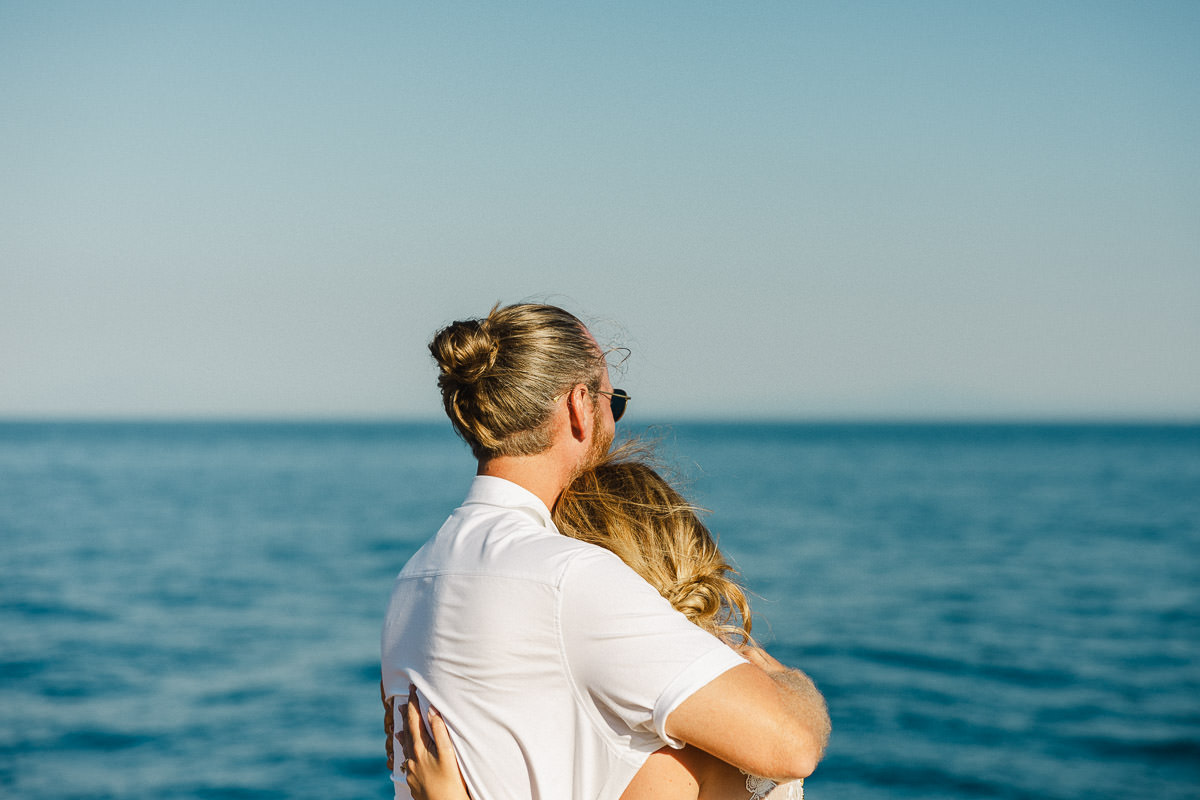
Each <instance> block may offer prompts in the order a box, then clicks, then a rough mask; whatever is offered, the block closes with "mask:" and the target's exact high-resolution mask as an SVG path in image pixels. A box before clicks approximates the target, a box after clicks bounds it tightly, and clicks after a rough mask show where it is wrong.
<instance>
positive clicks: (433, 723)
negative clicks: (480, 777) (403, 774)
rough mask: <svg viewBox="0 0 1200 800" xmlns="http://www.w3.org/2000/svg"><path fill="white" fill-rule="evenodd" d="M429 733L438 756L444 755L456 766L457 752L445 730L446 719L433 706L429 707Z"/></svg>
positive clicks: (448, 733)
mask: <svg viewBox="0 0 1200 800" xmlns="http://www.w3.org/2000/svg"><path fill="white" fill-rule="evenodd" d="M429 733H430V735H431V736H432V737H433V746H434V747H436V748H437V752H438V756H439V757H444V758H445V759H446V761H447V762H449V763H450V764H451V765H452V766H453V767H454V768H456V769H457V767H458V754H457V753H455V752H454V745H453V744H452V743H451V742H450V732H449V731H448V730H446V720H444V719H442V715H441V714H439V713H438V710H437V709H436V708H434V707H433V706H430V707H429Z"/></svg>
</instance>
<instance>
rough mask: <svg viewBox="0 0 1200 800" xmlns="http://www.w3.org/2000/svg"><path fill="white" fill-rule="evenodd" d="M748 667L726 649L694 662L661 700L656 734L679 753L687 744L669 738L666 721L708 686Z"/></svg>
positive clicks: (715, 649)
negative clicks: (736, 670)
mask: <svg viewBox="0 0 1200 800" xmlns="http://www.w3.org/2000/svg"><path fill="white" fill-rule="evenodd" d="M746 663H748V662H747V661H746V659H744V658H742V657H741V656H740V655H738V654H737V653H735V652H734V651H733V650H731V649H730V648H729V647H726V646H724V645H721V646H719V647H715V648H713V649H712V650H710V651H708V653H706V654H704V655H703V656H701V657H700V658H698V659H696V660H695V661H693V662H692V664H691V666H689V667H688V668H687V669H685V670H684V671H683V672H681V673H679V675H678V676H676V678H675V680H673V681H671V682H670V683H669V684H667V688H666V689H664V690H663V692H662V694H660V695H659V696H658V702H656V703H655V704H654V732H655V733H657V734H658V737H659V738H660V739H662V740H663V741H664V742H666V743H667V744H669V745H670V746H671V747H674V748H675V749H676V750H678V749H679V748H681V747H683V745H684V742H681V741H679V740H677V739H672V738H671V737H670V736H668V735H667V717H669V716H670V715H671V712H672V711H674V710H675V709H676V708H678V707H679V705H680V704H681V703H682V702H683V701H684V700H687V699H688V698H689V697H691V696H692V695H693V694H695V693H696V692H697V691H698V690H699V689H700V688H701V687H704V686H707V685H708V684H709V683H711V682H712V681H713V680H715V679H716V678H717V677H718V676H720V675H723V674H725V673H726V672H728V671H729V670H731V669H733V668H734V667H739V666H741V665H743V664H746Z"/></svg>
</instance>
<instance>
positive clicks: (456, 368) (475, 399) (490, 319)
mask: <svg viewBox="0 0 1200 800" xmlns="http://www.w3.org/2000/svg"><path fill="white" fill-rule="evenodd" d="M429 352H430V353H431V354H432V355H433V358H434V360H435V361H436V362H437V365H438V369H439V370H440V373H439V375H438V388H440V389H441V391H442V405H443V406H444V407H445V409H446V415H447V416H448V417H450V422H451V423H453V425H454V429H455V430H456V431H457V432H458V434H459V436H461V437H462V438H463V440H464V441H466V443H467V444H469V445H470V446H471V452H472V453H474V454H475V457H476V458H480V459H482V458H491V457H495V456H528V455H534V454H536V453H540V452H542V451H543V450H545V449H546V448H548V447H549V446H550V441H551V434H552V431H551V430H550V425H549V421H550V415H551V413H552V412H553V410H554V404H555V402H557V400H558V399H559V398H561V397H562V396H563V395H564V394H565V393H566V392H568V391H570V389H571V388H572V387H574V386H576V385H578V384H580V383H582V384H585V385H586V386H587V387H588V388H589V389H590V390H591V391H592V392H593V396H594V393H595V392H597V391H599V389H600V383H601V380H600V376H601V370H602V369H603V368H604V357H603V356H602V355H601V353H600V351H599V348H598V347H597V346H596V343H595V341H594V340H593V339H592V337H591V335H590V334H589V333H588V331H587V328H586V327H584V325H583V323H582V322H580V321H579V320H578V319H577V318H576V317H575V316H574V315H573V314H570V313H568V312H566V311H564V310H562V309H561V308H558V307H557V306H550V305H539V304H534V303H521V304H517V305H511V306H505V307H503V308H502V307H500V305H499V304H497V305H495V306H493V307H492V310H491V312H490V313H489V314H488V315H487V316H486V317H484V318H483V319H471V320H465V321H459V322H452V323H451V324H449V325H447V326H446V327H445V328H443V329H441V330H440V331H438V332H437V334H436V335H435V336H434V338H433V341H432V342H430V343H429Z"/></svg>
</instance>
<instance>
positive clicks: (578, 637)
mask: <svg viewBox="0 0 1200 800" xmlns="http://www.w3.org/2000/svg"><path fill="white" fill-rule="evenodd" d="M382 655H383V681H384V690H385V692H386V693H387V694H388V695H389V696H395V706H396V707H399V708H400V709H401V713H402V711H403V703H404V700H405V698H406V697H407V693H408V685H409V683H410V682H411V683H413V684H415V685H416V687H417V690H418V693H419V695H420V696H421V698H422V702H423V704H424V705H425V706H426V707H427V705H428V704H429V703H432V704H433V706H434V707H436V708H437V709H438V710H439V711H440V712H442V715H443V717H444V718H445V719H446V723H447V725H448V727H449V729H450V735H451V738H452V739H453V741H454V746H455V749H456V751H457V753H458V760H459V764H460V766H461V768H462V772H463V775H464V776H465V778H466V781H467V785H468V787H469V788H470V790H471V796H472V797H474V798H476V800H608V799H609V798H612V799H613V800H615V799H616V798H618V797H620V795H621V792H622V791H623V790H624V789H625V787H626V786H627V785H628V783H629V781H630V780H631V779H632V778H633V776H634V773H636V772H637V770H638V768H639V767H641V765H642V763H643V762H644V761H645V759H646V757H647V756H648V755H649V754H650V753H653V752H654V751H655V750H658V749H659V748H661V747H662V746H663V745H664V744H671V745H672V746H675V747H678V746H680V745H681V743H679V742H673V741H671V740H670V739H668V737H667V735H666V732H665V728H664V726H665V724H666V720H667V716H668V715H669V714H670V713H671V712H672V711H673V710H674V709H675V708H676V707H678V705H679V704H680V703H681V702H683V701H684V700H685V699H687V698H688V697H689V696H691V695H692V693H694V692H695V691H696V690H697V689H699V688H700V687H702V686H704V685H705V684H707V683H709V682H710V681H712V680H713V679H714V678H716V677H717V676H719V675H720V674H722V673H723V672H725V671H726V670H728V669H731V668H733V667H736V666H738V665H740V664H744V663H746V662H745V661H744V660H743V659H742V658H741V656H739V655H738V654H737V653H735V652H734V651H733V650H732V649H730V648H729V647H727V646H726V645H725V644H723V643H722V642H721V641H719V640H718V639H717V638H716V637H714V636H712V635H710V634H708V633H706V632H704V631H702V630H700V629H699V628H697V627H696V626H695V625H693V624H691V623H690V622H688V621H687V620H686V619H685V618H684V617H683V615H682V614H680V613H678V612H677V611H675V610H674V609H673V608H671V606H670V604H669V603H667V601H666V600H664V599H663V598H662V597H661V596H660V595H659V594H658V592H657V591H655V590H654V589H653V588H652V587H651V586H650V585H649V584H647V583H646V582H645V581H644V580H642V579H641V578H640V577H639V576H638V575H637V573H635V572H634V571H633V570H631V569H629V567H627V566H626V565H625V564H624V563H623V562H622V561H621V560H620V559H619V558H617V557H616V556H615V555H613V554H612V553H610V552H608V551H607V550H604V549H602V548H600V547H596V546H595V545H591V544H587V543H585V542H579V541H576V540H575V539H570V538H567V537H566V536H563V535H562V534H560V533H559V532H558V529H557V528H555V526H554V523H553V522H552V521H551V519H550V512H549V511H548V510H547V509H546V506H545V504H544V503H542V501H541V500H539V499H538V498H537V497H536V496H535V495H534V494H532V493H531V492H529V491H526V490H525V489H523V488H521V487H520V486H517V485H516V484H514V483H511V482H509V481H506V480H503V479H501V478H494V477H488V476H478V477H476V478H475V480H474V482H473V483H472V485H471V489H470V492H469V493H468V495H467V499H466V500H465V501H464V503H463V504H462V506H460V507H459V508H458V509H457V510H455V511H454V513H453V514H451V515H450V518H449V519H448V520H447V521H446V523H445V524H444V525H443V526H442V528H441V530H440V531H438V533H437V535H436V536H434V537H433V538H432V539H430V540H429V541H428V542H426V543H425V545H424V546H423V547H422V548H421V549H420V550H419V551H418V552H417V553H416V555H414V556H413V557H412V559H411V560H409V562H408V564H406V565H405V567H404V569H403V570H402V571H401V572H400V575H399V576H398V577H397V578H396V583H395V586H394V587H393V590H392V598H391V603H390V605H389V607H388V613H387V620H386V622H385V624H384V629H383V641H382ZM396 730H397V731H398V730H400V719H399V718H397V719H396ZM397 755H399V753H397ZM401 760H402V759H401V758H397V759H396V762H397V770H396V772H395V773H394V774H393V781H394V782H395V786H396V797H398V798H408V797H409V794H408V787H407V786H406V785H405V782H404V776H403V775H402V774H401V773H400V772H399V769H398V766H399V763H400V761H401Z"/></svg>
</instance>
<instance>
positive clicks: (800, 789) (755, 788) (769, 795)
mask: <svg viewBox="0 0 1200 800" xmlns="http://www.w3.org/2000/svg"><path fill="white" fill-rule="evenodd" d="M741 772H742V774H743V775H745V776H746V791H748V792H749V793H750V800H804V779H803V778H801V779H800V780H798V781H788V782H787V783H775V781H773V780H771V779H770V778H760V777H758V776H757V775H751V774H750V773H749V772H746V770H742V771H741Z"/></svg>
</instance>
